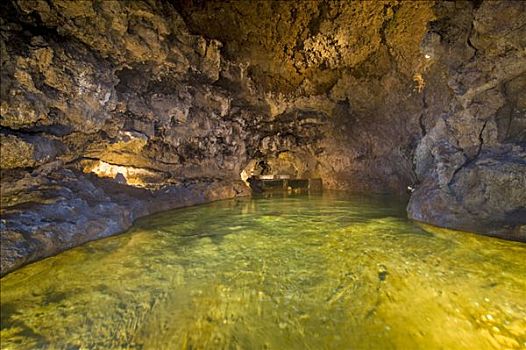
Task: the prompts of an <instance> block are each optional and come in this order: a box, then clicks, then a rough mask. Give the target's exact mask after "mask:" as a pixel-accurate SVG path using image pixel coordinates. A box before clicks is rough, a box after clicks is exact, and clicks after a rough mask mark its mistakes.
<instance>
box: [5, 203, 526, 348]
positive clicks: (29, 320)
mask: <svg viewBox="0 0 526 350" xmlns="http://www.w3.org/2000/svg"><path fill="white" fill-rule="evenodd" d="M525 257H526V245H525V244H522V243H517V242H507V241H502V240H498V239H493V238H488V237H482V236H477V235H473V234H469V233H463V232H456V231H450V230H444V229H436V228H432V227H428V226H419V225H417V224H415V223H412V222H410V221H408V220H407V219H406V218H405V210H404V203H400V202H398V201H396V200H392V199H389V198H387V197H356V196H345V195H337V194H327V193H326V194H324V195H323V196H319V195H311V196H296V197H279V196H278V197H273V198H259V199H248V198H247V199H240V200H231V201H221V202H215V203H211V204H208V205H203V206H198V207H192V208H186V209H180V210H173V211H170V212H165V213H162V214H158V215H155V216H151V217H148V218H144V219H142V220H140V221H139V222H138V223H137V224H136V225H135V226H134V227H133V228H132V229H131V230H130V231H129V232H127V233H125V234H123V235H120V236H116V237H111V238H107V239H103V240H100V241H96V242H91V243H89V244H86V245H84V246H81V247H78V248H75V249H72V250H70V251H67V252H65V253H62V254H60V255H58V256H55V257H52V258H48V259H45V260H43V261H40V262H37V263H34V264H31V265H28V266H26V267H24V268H22V269H20V270H17V271H15V272H13V273H11V274H9V275H8V276H6V277H4V278H3V279H2V280H0V285H1V290H2V294H1V327H2V328H1V348H2V349H279V350H282V349H404V350H405V349H426V350H427V349H470V350H471V349H481V350H483V349H525V348H526V292H525V291H526V264H525Z"/></svg>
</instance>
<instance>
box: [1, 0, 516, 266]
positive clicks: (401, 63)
mask: <svg viewBox="0 0 526 350" xmlns="http://www.w3.org/2000/svg"><path fill="white" fill-rule="evenodd" d="M525 6H526V4H525V3H524V2H518V1H517V2H505V1H492V2H481V3H478V2H476V3H471V2H457V3H449V2H431V1H429V2H392V3H390V2H387V3H384V2H373V1H370V2H352V3H346V2H325V1H320V2H269V1H254V2H242V1H241V2H204V3H201V2H194V1H184V2H183V1H182V2H174V1H169V0H145V1H133V2H119V1H95V2H75V1H59V0H53V1H16V0H9V1H4V2H2V3H1V4H0V10H1V13H2V17H1V19H0V27H1V35H0V50H1V57H2V58H1V59H2V72H1V85H0V89H1V100H0V113H1V115H0V135H1V147H2V152H1V158H0V168H1V169H2V179H1V186H2V213H3V214H2V216H4V213H5V215H6V217H7V218H8V220H7V219H6V220H7V221H6V222H7V224H6V223H3V224H2V225H3V226H2V236H1V237H2V246H4V242H6V245H5V247H6V248H5V249H6V250H5V252H4V251H3V253H2V259H3V260H2V273H6V272H8V271H11V270H12V269H13V268H15V267H16V266H20V264H23V263H26V262H29V261H33V260H35V259H38V258H41V257H44V256H47V255H50V254H54V253H56V252H58V251H60V250H63V249H66V248H67V247H71V246H74V245H76V244H80V243H82V242H84V241H86V240H89V239H94V238H97V237H101V236H106V235H109V234H114V233H117V232H119V231H121V230H123V229H125V228H126V227H127V226H128V225H129V224H130V222H131V221H132V220H133V219H134V218H136V217H138V216H140V215H145V214H147V213H150V212H152V211H154V209H151V208H150V206H153V207H155V208H158V209H167V208H170V207H172V206H179V205H183V204H185V203H188V204H189V203H201V202H203V201H206V200H212V199H218V198H226V197H230V196H234V195H241V194H246V193H247V192H246V189H247V187H244V188H239V187H238V186H237V184H238V181H239V180H240V178H241V177H243V179H245V180H246V178H247V176H248V175H247V174H249V173H250V171H252V170H253V168H254V165H255V164H257V165H258V166H259V165H261V166H260V168H261V169H259V171H260V173H262V174H264V175H265V174H268V175H272V174H284V175H288V176H290V177H291V178H295V177H296V178H301V177H305V178H322V179H323V183H324V187H325V188H330V189H341V190H349V191H357V192H380V193H383V192H391V193H405V191H406V188H407V187H408V186H411V187H412V188H415V191H414V192H413V194H412V198H411V201H410V203H409V206H408V212H409V216H410V217H412V218H414V219H416V220H421V221H425V222H431V223H434V224H437V225H441V226H447V227H453V228H462V229H466V230H472V231H476V232H479V233H484V234H490V235H496V236H499V237H504V238H510V239H518V240H525V238H524V225H525V221H526V219H525V217H526V215H524V206H525V204H524V203H525V201H524V196H525V193H526V185H525V182H524V173H525V170H524V159H525V158H524V142H525V141H526V136H525V135H526V131H525V130H526V129H525V125H526V124H525V122H524V121H525V115H526V114H525V108H526V107H525V106H526V104H525V103H526V102H525V99H524V94H523V91H524V88H525V86H526V85H525V84H526V76H525V71H526V63H525V62H526V57H525V54H524V52H525V51H524V47H525V41H524V38H525V37H526V33H524V31H525V29H524V28H525V27H524V23H525V22H526V18H525V13H526V9H525ZM242 174H243V175H242ZM97 176H98V178H97ZM233 184H236V185H233ZM101 186H102V187H101ZM112 186H115V188H118V189H119V190H120V191H122V193H116V192H114V191H112V192H111V193H112V194H111V195H110V194H108V193H107V191H108V189H109V188H111V187H112ZM167 188H168V189H172V190H169V191H168V192H163V191H164V190H165V189H167ZM163 189H164V190H163ZM183 189H184V190H183ZM181 191H182V192H181ZM185 191H189V192H188V193H187V192H185ZM130 193H133V195H130ZM163 193H165V194H163ZM182 193H184V195H183V194H182ZM98 196H101V197H98ZM129 196H131V197H129ZM185 196H189V197H188V198H189V199H185V198H187V197H185ZM192 198H193V199H192ZM161 202H163V203H167V204H166V205H160V204H154V203H161ZM97 203H98V204H97ZM148 203H150V204H148ZM99 206H100V207H99ZM97 208H98V209H97ZM137 208H139V209H137ZM145 208H146V209H145ZM148 208H149V209H148ZM155 210H157V209H155ZM57 213H61V214H60V215H59V214H57ZM57 215H58V216H57ZM98 215H101V216H100V217H98ZM66 218H67V219H66ZM22 223H23V224H22ZM42 223H46V224H45V225H46V226H45V227H46V228H45V230H51V231H45V230H44V229H43V228H42V227H43V226H41V224H42ZM90 223H91V224H90ZM88 228H90V229H89V230H88ZM88 231H89V232H88ZM3 232H6V233H5V234H4V233H3ZM32 232H39V233H38V234H37V236H35V237H39V238H34V237H33V235H32ZM45 232H54V233H52V234H51V233H49V234H48V233H45ZM86 232H88V233H86ZM48 236H49V237H51V236H52V237H54V238H53V239H50V238H42V237H48ZM17 247H22V248H17ZM28 247H29V248H28ZM31 247H32V248H31ZM2 249H4V247H3V248H2Z"/></svg>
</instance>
